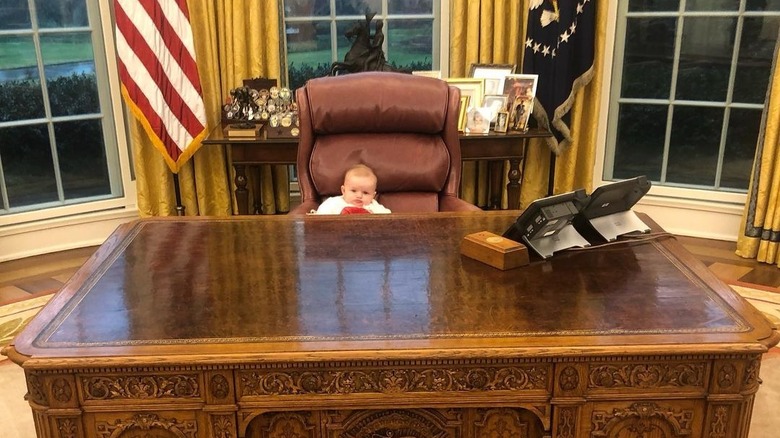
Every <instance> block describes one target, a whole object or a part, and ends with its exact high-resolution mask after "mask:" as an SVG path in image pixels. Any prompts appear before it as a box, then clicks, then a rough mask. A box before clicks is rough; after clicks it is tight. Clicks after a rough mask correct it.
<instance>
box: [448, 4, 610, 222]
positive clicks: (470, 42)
mask: <svg viewBox="0 0 780 438" xmlns="http://www.w3.org/2000/svg"><path fill="white" fill-rule="evenodd" d="M528 6H529V0H524V1H523V2H511V1H496V2H492V1H488V0H484V1H480V2H474V1H466V0H456V1H453V3H452V11H451V15H452V18H451V22H452V25H451V26H452V27H451V29H452V30H451V34H450V76H452V77H458V76H463V75H464V73H465V72H466V69H467V68H468V66H469V65H470V64H471V63H475V62H479V63H497V64H498V63H511V64H517V66H518V71H519V70H520V66H521V65H522V63H521V60H519V59H518V56H519V52H520V49H521V48H522V46H520V47H518V44H519V42H521V41H523V40H524V39H525V27H526V22H527V12H528ZM596 6H597V9H596V41H595V46H596V47H595V55H594V69H595V71H594V77H593V80H592V81H591V83H590V84H589V85H588V86H586V87H585V88H583V89H582V90H580V91H579V92H578V93H577V94H576V98H575V102H574V106H573V107H572V110H571V133H572V137H573V139H574V141H573V143H572V146H571V147H570V148H569V149H568V150H566V151H565V152H564V153H563V154H561V155H560V156H558V157H556V160H555V180H554V184H553V188H554V190H553V191H554V193H562V192H566V191H570V190H573V189H576V188H585V189H586V190H587V191H590V190H591V187H592V183H593V164H594V162H595V153H596V132H597V129H596V127H597V126H598V123H599V111H598V109H599V100H600V94H601V87H602V81H603V68H602V65H601V64H602V60H603V58H604V41H605V38H606V26H607V6H608V4H607V2H596ZM486 29H489V30H490V32H488V33H487V35H484V33H485V32H481V31H483V30H486ZM466 166H467V164H464V171H463V179H462V186H463V187H462V188H463V196H464V199H466V200H468V201H469V202H473V203H477V205H483V204H481V203H479V202H478V201H479V200H480V199H481V198H480V197H481V196H483V195H482V194H481V193H480V192H479V188H480V187H482V186H486V184H483V183H482V181H484V178H485V176H484V173H486V172H482V167H481V166H479V167H478V168H477V169H475V170H474V171H468V172H467V170H466ZM549 167H550V149H549V148H548V147H547V145H546V144H545V143H544V141H542V140H531V141H530V142H529V146H528V151H527V156H526V158H525V163H524V169H525V173H524V175H523V180H522V184H521V188H520V207H521V208H523V207H525V206H526V205H528V203H530V202H531V201H533V200H535V199H537V198H541V197H544V196H546V195H547V186H548V181H549ZM475 187H476V188H475ZM467 195H468V196H471V197H470V198H469V197H467ZM503 198H504V201H503V203H504V206H506V199H505V198H506V193H504V194H503Z"/></svg>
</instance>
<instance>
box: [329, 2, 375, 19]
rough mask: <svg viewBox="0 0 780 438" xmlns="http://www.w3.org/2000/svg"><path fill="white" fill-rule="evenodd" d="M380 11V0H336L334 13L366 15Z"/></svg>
mask: <svg viewBox="0 0 780 438" xmlns="http://www.w3.org/2000/svg"><path fill="white" fill-rule="evenodd" d="M369 12H374V13H379V12H382V0H350V1H345V0H336V15H366V14H367V13H369Z"/></svg>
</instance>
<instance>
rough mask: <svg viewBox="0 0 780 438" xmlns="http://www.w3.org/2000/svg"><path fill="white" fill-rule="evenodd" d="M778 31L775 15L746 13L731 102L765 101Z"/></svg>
mask: <svg viewBox="0 0 780 438" xmlns="http://www.w3.org/2000/svg"><path fill="white" fill-rule="evenodd" d="M777 33H778V22H777V20H776V19H770V18H766V17H745V21H744V25H743V27H742V40H741V41H740V45H739V46H740V47H739V59H738V61H737V74H736V78H735V80H734V94H733V97H732V100H733V101H734V102H745V103H764V99H765V97H766V88H767V86H768V85H769V73H770V71H771V69H772V57H773V56H774V49H775V41H776V38H777Z"/></svg>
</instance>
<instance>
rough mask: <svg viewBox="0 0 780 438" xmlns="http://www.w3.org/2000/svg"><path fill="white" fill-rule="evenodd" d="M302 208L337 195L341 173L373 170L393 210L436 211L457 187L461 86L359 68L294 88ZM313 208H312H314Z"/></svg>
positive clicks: (382, 198) (381, 197)
mask: <svg viewBox="0 0 780 438" xmlns="http://www.w3.org/2000/svg"><path fill="white" fill-rule="evenodd" d="M296 102H297V104H298V108H299V113H300V114H299V116H300V142H299V146H298V181H299V186H300V190H301V197H302V207H303V208H310V207H314V206H313V204H316V205H318V204H319V203H320V202H321V201H323V200H324V199H325V198H327V197H329V196H336V195H340V194H341V185H342V183H343V181H344V172H345V171H346V170H347V169H348V168H349V167H350V166H352V165H354V164H358V163H362V164H365V165H367V166H369V167H371V168H372V169H373V170H374V172H375V173H376V175H377V179H378V184H377V192H378V193H379V197H378V198H377V199H378V201H379V202H380V203H382V204H384V205H385V206H386V207H388V208H389V209H391V210H392V211H393V212H427V211H439V210H440V198H441V197H443V196H446V197H455V198H457V191H458V185H459V184H460V171H461V161H460V158H461V157H460V142H459V140H458V128H457V125H458V111H459V103H460V90H458V89H457V88H456V87H452V86H449V85H448V84H447V83H446V82H444V81H441V80H439V79H434V78H428V77H422V76H413V75H409V74H404V73H389V72H365V73H354V74H348V75H341V76H332V77H323V78H317V79H312V80H310V81H308V82H307V83H306V85H305V86H304V87H301V88H299V89H298V90H297V91H296ZM314 208H316V207H314Z"/></svg>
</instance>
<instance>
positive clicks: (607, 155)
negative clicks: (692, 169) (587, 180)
mask: <svg viewBox="0 0 780 438" xmlns="http://www.w3.org/2000/svg"><path fill="white" fill-rule="evenodd" d="M618 3H619V5H618V4H615V5H612V4H610V17H612V18H613V19H614V20H611V21H612V23H611V24H613V25H614V31H612V32H608V35H610V36H611V37H612V38H613V41H612V44H611V45H609V46H607V47H612V48H613V52H612V53H611V56H612V60H611V61H610V62H609V63H605V65H604V72H605V76H607V74H609V75H611V78H608V80H605V84H611V86H610V87H605V90H604V92H605V93H606V94H607V95H608V96H609V105H608V106H607V110H606V111H604V112H602V114H607V120H606V121H605V122H604V123H603V124H604V125H606V136H605V139H604V140H605V141H603V142H600V143H599V144H600V145H606V147H605V148H604V151H603V153H602V154H600V155H599V156H600V157H602V158H603V159H598V160H597V163H599V164H600V166H598V167H597V168H596V174H595V177H594V181H595V180H599V181H600V182H602V183H606V182H609V181H613V180H614V179H613V178H612V170H613V166H614V152H615V142H616V136H617V119H618V112H619V110H620V104H621V103H648V102H652V103H664V104H665V105H666V107H667V108H670V110H669V112H668V117H667V132H666V136H665V137H666V140H665V147H664V156H663V162H664V164H663V168H662V177H665V172H666V163H667V162H668V158H669V157H668V155H669V139H670V136H671V119H672V117H673V111H674V107H675V106H676V105H684V106H688V107H690V106H691V105H693V106H702V107H705V106H709V107H716V108H720V109H723V110H724V120H723V124H724V126H727V125H728V123H729V114H730V111H731V110H732V109H739V108H749V109H759V108H763V107H764V106H765V103H763V104H745V103H733V102H732V101H731V95H732V92H733V87H734V70H735V68H736V67H735V64H734V62H733V61H734V59H735V57H736V56H737V52H738V45H739V40H737V41H736V42H735V46H734V51H733V53H732V55H731V56H732V72H731V75H730V80H729V88H728V90H727V97H726V99H725V102H724V103H721V102H705V101H690V100H682V99H679V100H678V99H674V98H670V99H660V100H659V99H636V98H622V97H620V86H621V83H622V73H623V62H622V60H623V58H624V55H625V44H624V42H625V32H626V22H627V19H628V17H629V16H630V17H658V16H670V15H671V14H674V16H676V17H678V19H679V17H683V16H684V17H713V16H714V17H735V15H736V16H737V18H738V21H737V30H738V32H739V34H740V35H741V33H742V25H743V19H744V18H750V17H766V16H776V17H780V12H778V11H769V12H756V11H744V10H743V9H738V10H735V11H686V10H684V7H685V0H683V1H682V3H683V4H682V5H681V9H683V10H682V12H680V11H679V10H678V11H672V12H671V13H670V12H666V11H665V12H662V13H656V12H631V13H630V14H629V13H628V2H618ZM740 8H744V0H743V1H742V2H741V3H740ZM740 14H741V15H740ZM682 25H683V23H681V22H680V21H679V20H678V23H677V26H678V27H677V30H676V32H675V39H676V40H675V43H676V44H675V53H674V56H675V60H674V67H673V70H672V73H671V74H672V81H673V84H674V83H675V82H676V75H677V71H678V70H677V69H678V66H679V57H680V53H679V51H680V40H681V38H682V33H681V31H680V30H681V26H682ZM607 44H609V42H607ZM673 91H674V89H673V90H672V92H673ZM726 133H727V131H726V130H722V131H721V137H720V138H719V139H718V143H719V145H718V147H719V149H718V164H717V170H716V187H714V188H702V187H698V186H688V185H685V184H676V183H669V184H667V183H665V184H664V185H659V184H655V185H654V186H653V188H652V189H651V192H650V193H651V194H652V195H657V196H662V197H667V198H675V199H688V200H697V201H707V202H715V203H724V204H744V202H745V200H746V191H745V190H740V189H733V188H719V187H717V184H719V181H720V177H721V172H720V171H721V167H722V165H723V154H724V150H725V146H726V135H725V134H726Z"/></svg>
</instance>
